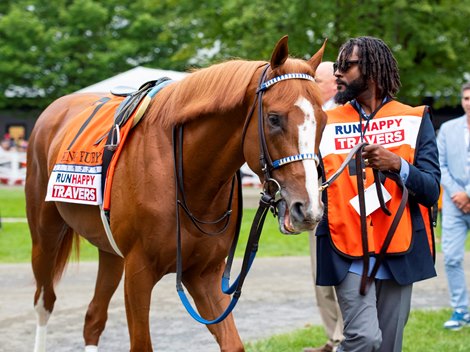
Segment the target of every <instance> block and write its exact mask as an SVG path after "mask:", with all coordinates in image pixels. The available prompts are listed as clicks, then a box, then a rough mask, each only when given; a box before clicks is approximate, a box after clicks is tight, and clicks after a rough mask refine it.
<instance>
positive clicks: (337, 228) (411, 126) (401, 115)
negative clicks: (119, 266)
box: [320, 100, 433, 259]
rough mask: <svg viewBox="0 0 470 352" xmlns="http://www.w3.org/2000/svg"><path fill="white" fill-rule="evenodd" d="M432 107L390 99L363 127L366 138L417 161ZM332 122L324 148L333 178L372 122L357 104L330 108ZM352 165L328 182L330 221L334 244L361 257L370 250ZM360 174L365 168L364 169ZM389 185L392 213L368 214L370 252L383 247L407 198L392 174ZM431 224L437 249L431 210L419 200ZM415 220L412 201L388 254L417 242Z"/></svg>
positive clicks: (368, 173) (370, 178) (427, 224)
mask: <svg viewBox="0 0 470 352" xmlns="http://www.w3.org/2000/svg"><path fill="white" fill-rule="evenodd" d="M425 112H426V107H424V106H420V107H411V106H408V105H404V104H401V103H399V102H397V101H394V100H392V101H389V102H388V103H386V104H384V105H383V106H382V107H381V108H380V110H379V111H378V112H377V114H376V115H375V116H374V117H373V119H371V120H370V121H369V123H368V125H367V129H366V130H365V132H364V133H363V136H364V141H365V142H367V143H369V144H380V145H382V146H383V147H385V148H387V149H388V150H390V151H391V152H393V153H395V154H397V155H399V156H400V157H402V158H403V159H404V160H406V161H407V162H409V163H410V164H413V162H414V154H415V148H416V142H417V139H418V133H419V130H420V126H421V122H422V118H423V116H424V113H425ZM327 114H328V123H327V125H326V127H325V130H324V132H323V137H322V141H321V145H320V152H321V155H322V158H323V165H324V170H325V177H326V179H328V178H329V177H330V176H331V175H332V174H333V173H334V172H335V171H336V170H338V169H339V167H340V165H341V163H342V162H343V161H344V160H345V158H346V156H347V155H348V153H349V151H350V150H351V149H352V148H353V147H354V146H355V145H356V144H358V143H359V142H361V128H362V130H364V129H365V128H366V121H364V120H362V121H361V119H360V115H359V113H358V112H357V111H356V109H355V108H354V107H353V106H352V105H351V104H346V105H344V106H340V107H338V108H336V109H333V110H330V111H327ZM349 171H350V170H349V167H348V168H346V169H345V170H344V172H343V173H342V174H341V175H340V176H339V177H338V178H337V179H336V180H335V181H334V182H333V183H332V184H331V185H330V186H329V187H328V188H327V199H328V203H327V205H328V224H329V230H330V236H331V240H332V242H333V245H334V247H335V248H336V249H337V250H338V251H339V252H341V253H343V254H344V255H345V256H346V257H349V258H353V259H357V258H360V257H362V256H363V255H364V253H363V247H362V239H361V224H360V215H359V214H358V212H357V211H356V210H355V209H354V208H353V206H352V205H351V204H350V202H349V201H350V200H351V199H352V198H354V197H355V196H357V194H358V191H357V180H356V175H350V173H349ZM359 174H360V173H359ZM373 182H374V177H373V172H372V169H371V168H366V181H365V183H364V187H366V188H367V187H369V186H370V185H372V184H373ZM384 187H385V188H386V189H387V191H388V192H389V193H390V194H391V196H392V199H391V200H390V201H389V202H388V203H387V206H388V208H389V209H390V211H391V213H392V215H391V216H387V215H386V214H385V213H384V212H383V211H382V210H381V209H380V208H378V209H376V210H375V211H374V212H372V213H371V214H370V215H369V216H368V217H367V233H368V248H369V252H370V253H379V252H380V249H381V248H382V244H383V242H384V240H385V237H386V235H387V231H388V229H389V228H390V225H391V223H392V221H393V219H394V216H395V213H396V211H397V210H398V206H399V204H400V200H401V190H400V188H399V187H398V185H397V184H396V183H395V182H394V181H392V180H390V179H387V180H386V181H385V184H384ZM419 207H420V210H421V214H422V217H423V220H424V224H425V227H426V232H427V236H428V242H429V246H430V248H431V252H432V250H433V237H432V236H433V234H432V229H431V224H430V216H429V215H430V212H429V209H428V208H427V207H424V206H422V205H419ZM412 236H413V229H412V221H411V215H410V208H409V204H407V206H406V208H405V211H404V213H403V216H402V218H401V220H400V222H399V224H398V227H397V229H396V231H395V234H394V236H393V239H392V241H391V243H390V245H389V247H388V249H387V254H403V253H406V252H407V251H409V249H410V246H411V244H412Z"/></svg>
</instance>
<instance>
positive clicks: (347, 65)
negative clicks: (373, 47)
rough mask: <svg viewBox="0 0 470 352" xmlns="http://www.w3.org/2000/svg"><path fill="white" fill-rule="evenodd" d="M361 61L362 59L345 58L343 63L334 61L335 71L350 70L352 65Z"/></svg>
mask: <svg viewBox="0 0 470 352" xmlns="http://www.w3.org/2000/svg"><path fill="white" fill-rule="evenodd" d="M360 62H361V60H345V61H343V62H341V63H339V62H338V61H336V62H335V63H333V70H334V72H336V71H341V72H348V71H349V69H350V68H351V66H352V65H355V64H359V63H360Z"/></svg>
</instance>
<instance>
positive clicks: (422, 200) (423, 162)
mask: <svg viewBox="0 0 470 352" xmlns="http://www.w3.org/2000/svg"><path fill="white" fill-rule="evenodd" d="M415 150H416V151H415V158H414V163H413V164H412V165H410V173H409V175H408V178H407V180H406V187H407V188H408V191H409V193H410V195H411V196H412V197H413V198H414V199H415V200H416V202H418V203H419V204H422V205H424V206H426V207H430V206H433V205H434V204H436V202H437V200H438V199H439V193H440V186H439V183H440V179H441V171H440V168H439V153H438V149H437V144H436V133H435V131H434V127H433V125H432V122H431V118H430V114H429V112H426V113H425V116H424V117H423V122H422V123H421V127H420V131H419V135H418V140H417V144H416V149H415Z"/></svg>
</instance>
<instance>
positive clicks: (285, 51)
mask: <svg viewBox="0 0 470 352" xmlns="http://www.w3.org/2000/svg"><path fill="white" fill-rule="evenodd" d="M287 39H288V36H287V35H285V36H283V37H282V38H281V39H279V41H278V42H277V44H276V47H275V48H274V50H273V53H272V55H271V69H273V70H274V69H275V68H276V67H279V66H281V65H282V64H283V63H284V62H286V60H287V57H288V56H289V48H288V47H287Z"/></svg>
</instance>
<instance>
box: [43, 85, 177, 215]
mask: <svg viewBox="0 0 470 352" xmlns="http://www.w3.org/2000/svg"><path fill="white" fill-rule="evenodd" d="M171 82H172V81H171V80H169V79H168V78H161V79H159V80H157V81H150V82H147V83H146V84H144V85H143V86H142V87H141V88H140V89H139V90H138V91H137V92H134V93H132V94H130V95H127V96H116V95H109V96H106V97H103V98H101V99H99V100H97V101H96V102H95V103H94V104H91V105H90V106H89V107H87V108H86V109H84V110H83V111H81V112H80V113H79V114H77V115H76V116H74V117H72V118H71V119H70V120H69V121H68V123H67V126H66V127H67V128H66V130H67V132H66V135H65V137H64V139H63V141H62V145H61V147H60V150H59V154H58V157H57V160H56V164H55V165H54V168H53V170H52V173H51V175H50V177H49V183H48V187H47V194H46V201H56V202H67V203H78V204H88V205H101V204H102V205H103V209H104V210H109V206H110V191H111V185H112V177H113V175H114V166H115V165H116V162H117V160H118V158H119V155H120V153H121V151H122V148H123V147H124V144H125V143H124V142H125V141H126V138H127V136H128V134H129V131H130V130H131V128H132V127H134V126H135V125H136V124H137V123H138V122H139V121H140V119H141V117H142V116H143V114H144V113H145V111H146V109H147V107H148V106H149V104H150V101H151V100H152V98H153V97H154V96H155V95H156V94H157V93H158V92H159V91H160V90H161V89H162V88H164V87H165V86H166V85H168V84H169V83H171ZM103 157H104V158H103ZM103 178H106V180H103ZM104 181H106V182H104ZM103 187H104V189H103Z"/></svg>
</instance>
